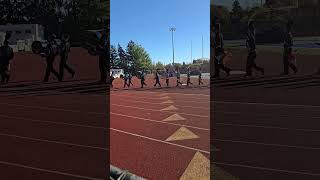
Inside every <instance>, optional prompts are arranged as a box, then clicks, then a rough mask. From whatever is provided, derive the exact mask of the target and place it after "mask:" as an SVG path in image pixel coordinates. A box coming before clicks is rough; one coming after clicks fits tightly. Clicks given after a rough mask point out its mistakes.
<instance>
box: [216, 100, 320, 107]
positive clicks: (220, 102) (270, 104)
mask: <svg viewBox="0 0 320 180" xmlns="http://www.w3.org/2000/svg"><path fill="white" fill-rule="evenodd" d="M213 103H216V104H239V105H261V106H280V107H301V108H320V106H315V105H302V104H273V103H253V102H232V101H230V102H229V101H213Z"/></svg>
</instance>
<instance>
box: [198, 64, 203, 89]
mask: <svg viewBox="0 0 320 180" xmlns="http://www.w3.org/2000/svg"><path fill="white" fill-rule="evenodd" d="M198 81H199V86H200V85H201V84H203V81H202V71H201V68H200V70H199V79H198Z"/></svg>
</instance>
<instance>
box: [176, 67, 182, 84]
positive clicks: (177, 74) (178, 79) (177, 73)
mask: <svg viewBox="0 0 320 180" xmlns="http://www.w3.org/2000/svg"><path fill="white" fill-rule="evenodd" d="M176 76H177V87H178V86H179V85H182V83H181V82H180V70H179V68H178V67H177V72H176Z"/></svg>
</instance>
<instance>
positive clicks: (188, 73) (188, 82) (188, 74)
mask: <svg viewBox="0 0 320 180" xmlns="http://www.w3.org/2000/svg"><path fill="white" fill-rule="evenodd" d="M189 84H192V82H191V81H190V68H188V70H187V86H189Z"/></svg>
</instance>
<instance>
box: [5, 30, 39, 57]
mask: <svg viewBox="0 0 320 180" xmlns="http://www.w3.org/2000/svg"><path fill="white" fill-rule="evenodd" d="M6 32H9V33H11V38H10V40H9V45H10V46H11V47H12V48H13V50H14V51H15V52H17V51H31V44H32V42H33V41H42V40H43V39H44V28H43V26H41V25H39V24H6V25H0V34H1V33H6ZM0 43H1V44H2V43H3V41H1V42H0Z"/></svg>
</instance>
